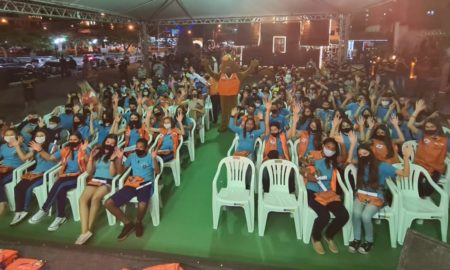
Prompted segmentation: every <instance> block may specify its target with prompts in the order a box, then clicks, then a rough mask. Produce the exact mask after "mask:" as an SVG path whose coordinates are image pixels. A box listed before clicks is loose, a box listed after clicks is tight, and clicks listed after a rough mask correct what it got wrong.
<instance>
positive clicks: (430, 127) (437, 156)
mask: <svg viewBox="0 0 450 270" xmlns="http://www.w3.org/2000/svg"><path fill="white" fill-rule="evenodd" d="M425 109H426V105H425V102H424V101H423V100H419V101H417V103H416V110H415V111H414V113H413V115H411V118H409V122H408V127H409V129H410V130H411V132H412V133H413V134H414V136H415V137H417V149H416V155H415V158H414V163H415V164H418V165H420V166H422V167H424V168H425V169H426V170H427V171H428V172H429V173H430V176H431V178H432V179H433V181H435V182H438V181H439V179H440V178H441V175H442V174H444V173H445V170H446V165H445V159H446V157H447V153H448V152H449V151H450V144H449V142H448V138H447V137H446V136H445V135H444V133H443V131H442V126H441V124H440V122H439V119H437V118H427V119H426V120H425V123H424V125H423V129H422V130H421V129H418V128H417V127H416V118H417V116H418V115H419V114H420V113H421V112H422V111H424V110H425ZM447 181H450V180H449V179H447ZM433 192H434V188H433V187H432V186H431V185H430V184H429V183H428V182H427V181H426V179H425V177H424V176H420V180H419V195H420V196H421V197H425V196H430V195H431V194H432V193H433Z"/></svg>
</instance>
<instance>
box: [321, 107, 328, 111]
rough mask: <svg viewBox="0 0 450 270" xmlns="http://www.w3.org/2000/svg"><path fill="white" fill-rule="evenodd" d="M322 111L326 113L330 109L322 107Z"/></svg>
mask: <svg viewBox="0 0 450 270" xmlns="http://www.w3.org/2000/svg"><path fill="white" fill-rule="evenodd" d="M322 109H323V110H324V111H328V110H329V109H330V107H322Z"/></svg>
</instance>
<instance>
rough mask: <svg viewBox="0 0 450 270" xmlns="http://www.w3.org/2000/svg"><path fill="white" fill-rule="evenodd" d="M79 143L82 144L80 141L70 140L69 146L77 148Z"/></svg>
mask: <svg viewBox="0 0 450 270" xmlns="http://www.w3.org/2000/svg"><path fill="white" fill-rule="evenodd" d="M78 145H80V142H70V143H69V147H70V148H71V149H72V150H73V149H75V148H77V147H78Z"/></svg>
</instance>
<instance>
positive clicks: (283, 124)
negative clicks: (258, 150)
mask: <svg viewBox="0 0 450 270" xmlns="http://www.w3.org/2000/svg"><path fill="white" fill-rule="evenodd" d="M269 122H270V123H274V122H278V123H279V124H280V128H281V130H283V131H284V130H285V128H286V125H287V123H286V117H284V116H282V115H281V114H279V115H278V116H277V117H273V116H272V115H271V116H270V118H269Z"/></svg>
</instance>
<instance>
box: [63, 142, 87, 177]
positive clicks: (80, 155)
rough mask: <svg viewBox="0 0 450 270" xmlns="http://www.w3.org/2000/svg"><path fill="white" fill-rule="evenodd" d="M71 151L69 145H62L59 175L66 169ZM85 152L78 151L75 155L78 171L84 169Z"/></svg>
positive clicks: (83, 170)
mask: <svg viewBox="0 0 450 270" xmlns="http://www.w3.org/2000/svg"><path fill="white" fill-rule="evenodd" d="M71 153H72V151H71V150H70V147H68V146H67V147H64V148H63V149H61V157H62V160H61V170H60V171H59V175H60V176H61V175H64V172H65V171H66V167H67V163H68V162H69V156H70V154H71ZM85 158H86V153H85V152H84V151H78V156H77V162H78V166H79V167H80V172H85V171H86V159H85Z"/></svg>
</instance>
